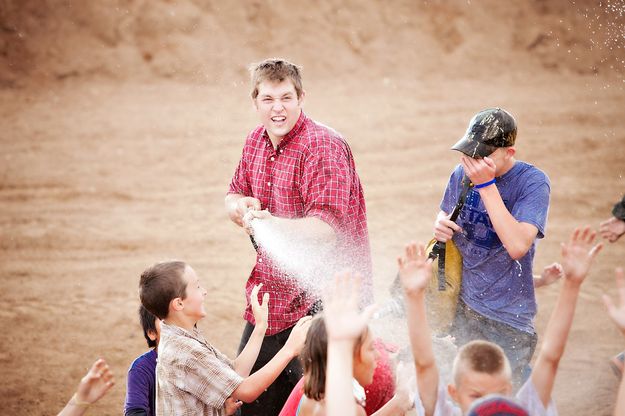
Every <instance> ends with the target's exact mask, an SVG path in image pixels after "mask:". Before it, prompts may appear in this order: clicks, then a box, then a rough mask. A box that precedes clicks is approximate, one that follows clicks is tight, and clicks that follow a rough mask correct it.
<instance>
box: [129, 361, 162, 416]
mask: <svg viewBox="0 0 625 416" xmlns="http://www.w3.org/2000/svg"><path fill="white" fill-rule="evenodd" d="M155 374H156V349H151V350H150V351H148V352H146V353H145V354H143V355H141V356H139V357H137V359H136V360H134V361H133V363H132V364H131V365H130V369H129V370H128V381H127V389H126V402H125V403H124V415H128V414H129V412H132V411H135V412H136V411H139V410H143V411H145V414H146V415H147V416H153V415H154V414H155V405H154V398H155V391H156V390H155V387H154V385H155V377H156V376H155Z"/></svg>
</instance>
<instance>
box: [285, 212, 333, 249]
mask: <svg viewBox="0 0 625 416" xmlns="http://www.w3.org/2000/svg"><path fill="white" fill-rule="evenodd" d="M273 218H274V219H275V224H276V226H277V229H278V230H277V231H278V232H279V233H280V234H282V235H284V236H285V237H297V238H298V239H302V240H307V241H311V242H317V243H321V244H332V243H334V241H335V240H336V234H335V232H334V229H333V228H332V227H331V226H330V225H328V224H327V223H326V222H325V221H322V220H320V219H319V218H316V217H306V218H296V219H290V218H279V217H273ZM287 241H288V240H287Z"/></svg>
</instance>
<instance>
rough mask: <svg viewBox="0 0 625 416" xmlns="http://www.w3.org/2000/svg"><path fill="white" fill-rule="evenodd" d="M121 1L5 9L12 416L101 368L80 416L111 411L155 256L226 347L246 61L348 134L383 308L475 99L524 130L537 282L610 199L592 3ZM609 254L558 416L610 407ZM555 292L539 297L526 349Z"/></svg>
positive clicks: (608, 25)
mask: <svg viewBox="0 0 625 416" xmlns="http://www.w3.org/2000/svg"><path fill="white" fill-rule="evenodd" d="M128 4H129V5H128V6H127V5H126V2H121V1H120V2H110V4H109V3H107V4H106V6H105V5H103V4H100V5H97V6H96V5H92V6H89V7H86V6H80V7H79V5H77V4H73V5H71V7H68V6H67V5H66V3H65V2H53V1H49V2H43V1H32V0H31V1H23V2H3V3H2V4H1V5H0V6H1V7H0V23H2V25H1V26H2V28H3V32H2V34H1V35H0V39H1V41H2V42H1V43H0V51H2V53H1V54H0V80H2V85H3V86H4V88H3V89H1V90H0V146H1V148H2V155H1V157H2V163H0V200H1V201H2V203H1V204H0V244H1V246H0V288H1V289H0V301H1V305H2V307H1V308H0V318H1V321H2V323H3V324H2V329H3V330H2V331H3V334H2V336H1V337H0V372H1V373H2V374H3V377H2V381H0V397H2V399H3V400H2V406H1V407H2V409H3V413H5V414H54V413H55V412H56V411H57V410H58V409H60V408H61V407H62V405H63V403H64V401H65V400H66V399H67V398H68V397H70V396H71V394H72V390H73V389H74V386H75V384H76V382H77V381H78V379H79V378H80V377H81V376H82V374H83V373H84V372H85V370H86V369H87V367H88V365H89V364H90V363H91V362H92V361H93V360H94V359H95V358H96V357H97V356H104V357H106V358H107V359H108V360H109V362H110V363H111V365H112V367H113V369H114V371H115V373H116V374H117V381H118V386H117V387H115V389H114V390H113V391H112V392H111V393H110V394H109V395H108V396H107V397H106V398H105V399H104V400H103V401H102V403H101V404H99V405H98V407H97V409H95V410H93V411H92V413H93V414H119V413H120V409H121V406H122V403H123V396H124V393H125V388H124V383H125V371H126V369H127V367H128V365H129V364H130V362H131V361H132V359H133V358H134V357H136V356H137V355H139V354H140V353H141V352H142V351H143V350H144V349H145V343H144V340H143V337H142V336H141V334H140V332H139V331H140V329H139V328H138V323H137V319H136V312H135V311H136V308H137V306H138V301H137V296H136V286H137V280H138V275H139V273H140V272H141V271H142V270H143V268H144V267H146V266H147V265H149V264H150V263H152V262H153V261H156V260H160V259H166V258H173V257H176V258H182V259H185V260H187V261H188V262H189V263H191V264H192V265H193V266H194V267H195V269H196V270H197V271H198V273H199V274H200V276H201V277H202V278H203V279H204V282H205V284H206V286H207V288H208V289H209V292H210V294H209V303H208V308H207V309H208V312H209V315H210V318H209V319H206V320H205V321H203V322H202V323H201V329H202V330H203V331H204V332H205V333H206V334H207V336H208V337H209V339H212V340H213V341H214V342H215V344H216V345H217V346H218V347H219V348H220V349H222V350H223V351H225V352H227V353H228V354H233V353H234V351H235V349H236V346H237V344H238V338H239V335H240V330H241V328H242V326H243V322H242V320H241V319H240V314H241V311H242V308H243V304H244V301H243V285H244V281H245V278H246V276H247V274H248V272H249V270H250V268H251V266H252V264H253V252H252V248H251V246H250V244H249V242H248V241H247V238H246V236H245V235H244V234H242V233H241V232H240V230H238V229H236V227H235V226H234V225H232V224H230V223H229V222H228V220H227V219H226V216H225V213H224V211H223V207H222V201H223V195H224V192H225V190H226V187H227V183H228V181H229V178H230V176H231V174H232V172H233V170H234V166H235V164H236V162H237V160H238V157H239V155H240V150H241V145H242V142H243V138H244V136H245V134H246V132H247V130H249V129H250V128H251V127H253V126H254V125H255V124H256V118H255V114H254V113H253V111H252V109H251V106H250V104H249V101H248V99H247V94H248V90H247V88H248V87H247V78H246V73H245V66H246V65H247V64H248V63H249V62H251V61H253V60H256V59H259V58H262V57H264V56H268V55H269V56H272V55H284V56H288V57H290V58H292V59H293V60H295V61H297V62H299V63H302V64H303V65H304V67H305V76H306V79H305V87H306V89H307V92H308V97H307V102H306V107H305V108H306V111H307V113H308V114H309V115H311V116H312V117H314V118H315V119H318V120H320V121H322V122H324V123H326V124H329V125H331V126H333V127H335V128H336V129H337V130H339V131H341V132H342V133H343V134H344V135H345V136H346V137H347V138H348V139H349V141H350V144H351V146H352V149H353V151H354V155H355V157H356V162H357V167H358V170H359V172H360V175H361V178H362V181H363V184H364V187H365V193H366V197H367V204H368V210H369V227H370V233H371V240H372V251H373V258H374V267H375V275H376V276H375V278H376V281H375V285H376V294H377V297H378V299H379V300H380V301H383V300H384V299H385V298H386V297H387V287H388V285H389V284H390V281H391V280H392V277H393V275H394V258H395V256H396V254H397V253H398V252H399V250H400V249H401V246H402V245H403V243H405V242H406V241H408V240H410V239H416V240H425V239H427V238H429V236H430V235H431V225H432V222H433V219H434V216H435V214H436V212H437V204H438V201H439V199H440V196H441V194H442V191H443V187H444V185H445V183H446V180H447V177H448V174H449V172H450V171H451V169H452V168H453V166H454V165H455V163H457V154H455V153H454V152H450V151H448V150H447V148H448V147H449V146H450V145H451V144H452V143H453V142H454V140H455V139H456V138H457V137H458V136H459V135H460V134H461V133H462V132H463V131H464V129H465V127H466V123H467V121H468V119H469V118H470V117H471V115H472V114H473V113H475V112H476V111H478V110H479V109H481V108H483V107H487V106H493V105H500V106H503V107H505V108H507V109H509V110H510V111H512V112H513V113H514V114H515V115H516V116H517V119H518V121H519V124H520V131H519V141H518V144H519V146H518V147H519V156H520V158H521V159H524V160H528V161H531V162H532V163H534V164H536V165H537V166H539V167H540V168H541V169H543V170H545V171H546V172H547V174H548V175H549V176H550V178H551V182H552V206H551V210H550V214H549V225H548V234H547V238H546V239H545V240H544V241H542V242H541V243H540V245H539V249H538V254H537V260H536V265H537V266H538V267H542V266H544V265H546V264H548V263H550V262H551V261H553V260H555V259H557V257H558V250H559V248H558V247H559V242H560V241H562V239H563V238H565V236H566V235H567V234H568V232H569V230H570V229H571V228H572V227H573V226H574V225H576V224H590V225H596V224H598V222H599V221H600V220H601V219H603V218H605V217H607V216H608V214H609V210H610V207H611V204H612V203H613V202H614V201H615V200H616V199H617V198H619V197H620V195H621V194H622V193H623V192H624V190H625V178H624V175H625V169H624V168H625V134H624V133H623V120H624V118H625V105H624V104H625V97H624V95H623V79H622V73H623V72H622V70H623V66H622V62H623V59H624V58H623V57H624V54H623V48H622V45H623V38H622V37H620V38H619V37H618V36H616V37H615V36H614V33H615V31H616V33H618V28H621V29H622V20H619V18H618V16H616V17H615V14H614V13H612V14H608V15H605V14H603V13H604V8H601V9H598V8H597V7H594V8H591V10H589V11H588V12H586V14H587V16H584V9H585V8H587V7H590V6H586V4H585V3H580V2H577V4H576V5H575V6H567V5H566V4H565V3H564V2H539V1H533V2H525V3H522V4H521V5H517V6H514V7H512V6H510V5H508V6H505V5H502V4H504V3H501V4H500V2H497V1H485V2H479V3H478V2H469V3H467V2H452V1H447V2H418V3H415V2H401V1H391V2H386V3H383V4H382V3H378V2H370V3H367V7H363V6H361V4H362V2H355V1H353V2H347V3H341V2H338V1H337V2H329V1H326V2H319V4H315V7H312V6H310V5H309V4H308V3H305V4H306V6H304V5H300V6H299V7H297V8H296V9H295V10H294V9H288V8H287V7H286V5H287V2H284V1H274V2H271V3H269V4H265V3H261V2H247V3H246V4H245V7H243V6H239V7H229V8H226V7H225V6H223V5H221V4H220V3H218V2H199V1H197V2H192V1H185V2H177V3H173V2H166V1H160V2H153V3H151V4H152V7H150V6H149V5H148V4H147V1H134V2H130V3H128ZM589 4H590V3H589ZM115 5H117V6H119V7H118V9H117V10H116V9H115V7H114V6H115ZM18 6H19V7H18ZM126 7H127V8H128V9H126ZM595 16H599V18H596V19H595V18H594V17H595ZM600 23H601V26H599V24H600ZM569 29H571V30H569ZM608 29H609V30H608ZM593 30H595V34H593V33H592V31H593ZM621 33H622V32H621ZM20 34H21V35H20ZM20 36H21V37H20ZM621 36H622V34H621ZM569 50H571V52H568V51H569ZM2 64H6V65H2ZM623 253H625V241H621V242H618V243H616V244H613V245H610V246H609V247H606V248H605V250H604V252H603V253H602V254H601V256H600V259H599V263H598V264H597V267H595V269H594V270H593V272H592V275H591V276H590V277H589V281H588V282H587V284H586V285H585V286H584V289H583V294H582V297H581V299H580V303H579V308H578V313H577V316H576V321H575V323H574V328H573V331H572V333H571V339H570V342H569V345H568V347H567V351H566V355H565V358H564V359H563V361H562V366H561V371H560V374H559V376H558V379H557V382H556V388H555V398H556V401H557V403H558V405H559V409H560V411H561V414H563V415H573V414H590V413H591V412H592V413H593V414H598V415H607V414H609V412H610V409H611V406H612V402H613V400H614V394H615V389H616V385H617V380H616V378H615V377H614V376H613V375H612V374H611V373H610V372H609V369H608V367H607V364H606V360H607V358H608V357H609V356H610V355H612V354H613V353H615V352H617V351H619V350H620V349H622V347H623V345H625V342H624V341H623V339H622V338H621V337H620V336H619V334H618V333H617V331H616V330H615V329H614V328H613V326H612V325H611V324H610V323H609V322H608V319H607V317H606V315H605V313H604V312H603V310H602V306H601V303H600V300H599V295H600V294H601V293H602V292H604V291H606V290H610V288H612V286H613V282H612V272H611V270H612V269H613V268H614V267H615V266H616V265H619V264H621V265H623ZM557 291H558V285H554V286H553V287H549V288H546V289H543V290H541V291H540V293H539V302H540V310H539V315H538V318H537V326H538V329H539V334H540V333H542V332H541V331H543V330H544V326H545V324H546V320H547V318H548V315H549V312H550V310H551V308H552V306H553V304H554V301H555V298H556V296H557Z"/></svg>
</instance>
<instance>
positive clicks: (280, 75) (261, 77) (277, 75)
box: [250, 58, 304, 99]
mask: <svg viewBox="0 0 625 416" xmlns="http://www.w3.org/2000/svg"><path fill="white" fill-rule="evenodd" d="M250 73H251V75H252V93H251V95H252V99H256V97H258V85H259V84H260V83H261V82H264V81H270V82H275V83H280V82H282V81H284V80H285V79H290V80H291V82H292V83H293V86H294V87H295V92H296V93H297V98H298V99H299V98H302V94H303V92H304V90H303V88H302V76H301V68H300V67H298V66H297V65H295V64H292V63H290V62H288V61H285V60H283V59H277V58H272V59H265V60H264V61H262V62H259V63H257V64H252V65H250Z"/></svg>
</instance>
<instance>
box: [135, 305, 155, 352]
mask: <svg viewBox="0 0 625 416" xmlns="http://www.w3.org/2000/svg"><path fill="white" fill-rule="evenodd" d="M139 321H140V322H141V327H142V328H143V336H144V337H145V340H146V341H147V342H148V347H150V348H154V347H156V341H155V340H152V339H150V336H149V335H148V332H150V331H152V332H154V333H155V334H156V316H154V314H153V313H151V312H150V311H148V310H147V309H145V308H144V307H143V305H139Z"/></svg>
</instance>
